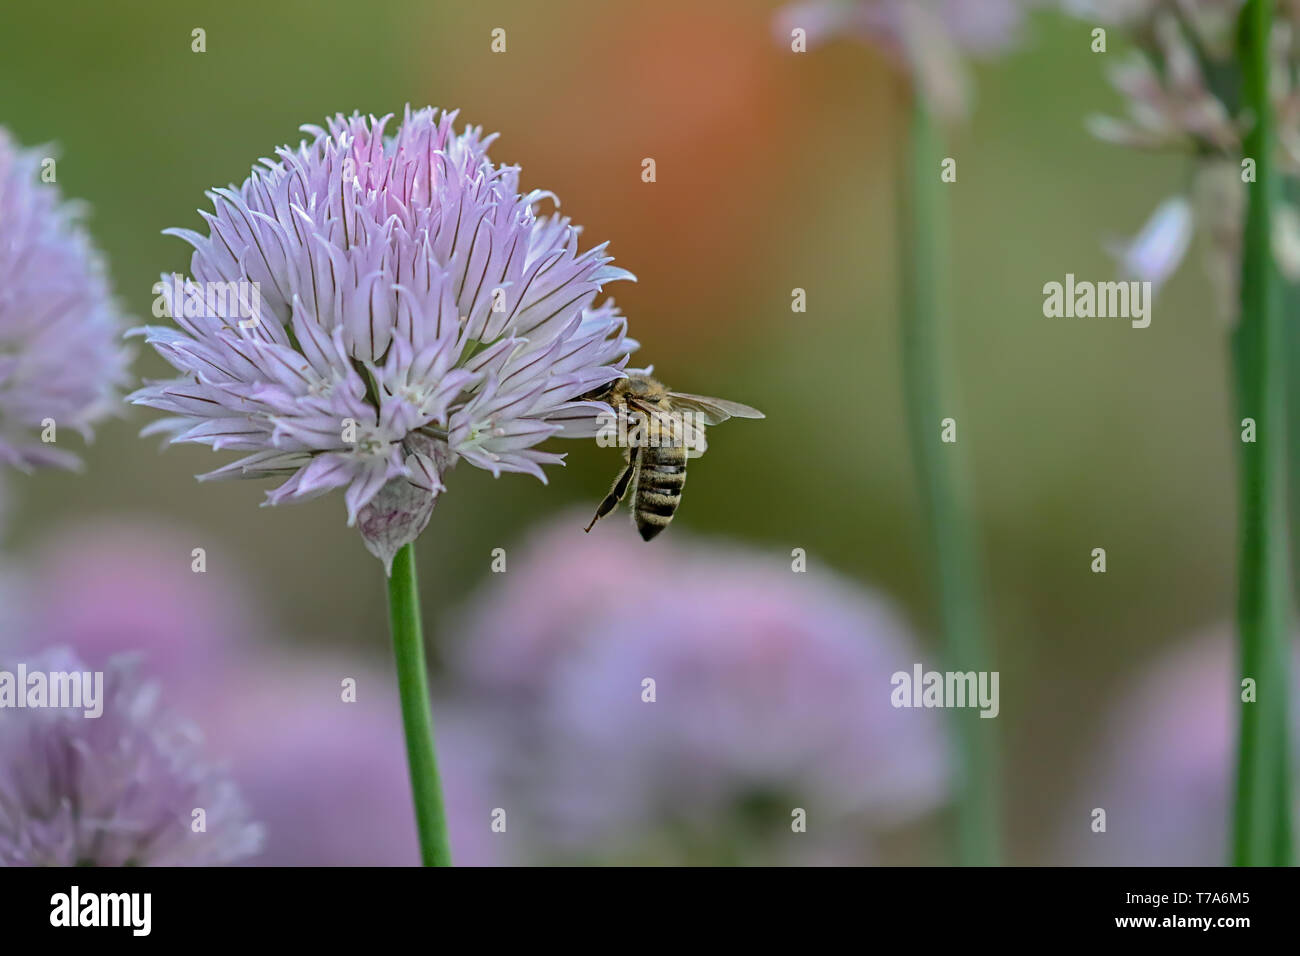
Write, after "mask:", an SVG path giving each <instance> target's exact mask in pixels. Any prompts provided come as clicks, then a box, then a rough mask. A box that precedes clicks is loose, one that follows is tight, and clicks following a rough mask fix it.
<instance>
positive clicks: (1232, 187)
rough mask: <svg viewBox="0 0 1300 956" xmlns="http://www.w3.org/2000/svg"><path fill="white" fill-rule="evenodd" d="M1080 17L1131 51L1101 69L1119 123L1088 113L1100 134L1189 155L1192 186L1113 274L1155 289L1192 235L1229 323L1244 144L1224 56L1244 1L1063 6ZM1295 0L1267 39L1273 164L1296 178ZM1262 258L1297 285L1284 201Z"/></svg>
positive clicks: (1071, 0) (1298, 252) (1299, 228)
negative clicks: (1121, 106) (1124, 41)
mask: <svg viewBox="0 0 1300 956" xmlns="http://www.w3.org/2000/svg"><path fill="white" fill-rule="evenodd" d="M1062 5H1063V7H1064V9H1065V10H1066V11H1067V12H1069V13H1071V14H1073V15H1075V16H1078V17H1080V18H1082V19H1084V20H1086V21H1088V22H1092V23H1098V24H1105V25H1112V26H1116V27H1119V28H1121V29H1122V30H1123V31H1124V32H1125V33H1126V34H1127V35H1128V36H1130V38H1131V39H1132V41H1133V43H1134V45H1135V46H1136V49H1135V50H1133V51H1132V52H1131V54H1130V55H1129V56H1128V57H1127V58H1125V59H1124V60H1122V61H1121V62H1120V63H1119V64H1117V65H1116V66H1115V67H1113V68H1112V70H1111V75H1110V79H1111V84H1112V85H1113V86H1114V87H1115V89H1116V90H1117V91H1118V92H1119V93H1120V94H1121V95H1122V96H1123V97H1124V98H1125V101H1126V103H1127V111H1128V115H1127V117H1126V118H1124V119H1119V118H1116V117H1111V116H1094V117H1091V118H1090V119H1089V120H1088V127H1089V129H1090V130H1091V131H1092V133H1093V134H1094V135H1095V136H1097V137H1098V138H1099V139H1103V140H1106V141H1108V142H1113V143H1117V144H1119V145H1122V146H1128V147H1132V148H1135V149H1153V150H1155V149H1159V150H1167V149H1174V150H1178V151H1182V152H1184V153H1186V154H1187V155H1188V156H1190V157H1192V161H1193V170H1192V178H1191V188H1190V189H1189V191H1188V193H1187V194H1185V195H1178V196H1174V197H1172V198H1171V199H1169V200H1166V201H1165V202H1164V203H1162V204H1161V206H1160V207H1159V208H1158V209H1157V210H1156V212H1155V213H1154V214H1153V215H1152V216H1151V218H1150V220H1149V221H1148V222H1147V224H1146V225H1145V226H1144V227H1143V228H1142V230H1141V232H1140V234H1139V235H1138V237H1137V238H1135V239H1134V240H1133V241H1132V243H1130V244H1127V245H1120V246H1119V247H1118V249H1117V252H1118V254H1119V258H1120V262H1121V264H1122V266H1123V268H1124V271H1125V272H1126V273H1127V274H1128V275H1129V276H1130V277H1132V278H1134V279H1139V280H1146V281H1150V282H1151V283H1152V284H1153V286H1155V287H1157V288H1158V287H1159V286H1160V285H1161V284H1162V283H1163V282H1164V281H1165V280H1166V279H1167V278H1168V277H1169V276H1170V275H1171V274H1172V273H1173V272H1174V271H1175V270H1176V269H1177V267H1178V265H1179V264H1180V263H1181V261H1182V258H1183V255H1184V253H1185V252H1186V251H1187V249H1188V247H1189V245H1190V243H1191V240H1192V237H1193V234H1194V233H1195V232H1197V231H1200V232H1201V233H1202V239H1203V245H1204V262H1205V269H1206V272H1207V274H1208V276H1209V278H1210V280H1211V284H1212V286H1213V289H1214V296H1215V304H1216V311H1217V313H1218V315H1219V316H1220V318H1221V319H1222V320H1223V321H1224V322H1226V323H1229V324H1231V323H1233V322H1235V321H1236V317H1237V313H1238V311H1239V308H1240V305H1239V302H1238V299H1239V285H1240V272H1241V255H1242V252H1241V224H1242V221H1243V219H1244V216H1245V205H1246V195H1245V193H1246V182H1247V180H1246V179H1244V178H1243V177H1244V176H1245V175H1246V174H1245V173H1244V172H1243V169H1242V166H1241V162H1242V159H1243V141H1244V138H1245V136H1246V134H1247V133H1248V132H1249V130H1250V128H1251V126H1252V125H1253V120H1252V118H1251V116H1250V115H1249V112H1248V111H1247V110H1245V109H1244V108H1243V107H1242V106H1241V105H1240V104H1239V90H1240V84H1241V77H1240V68H1239V64H1238V63H1237V61H1236V57H1235V51H1234V46H1233V44H1234V37H1235V31H1236V25H1237V19H1238V17H1239V15H1240V13H1241V10H1242V7H1243V0H1062ZM1297 28H1300V3H1283V4H1280V5H1279V13H1278V17H1277V19H1276V20H1275V22H1274V28H1273V44H1272V54H1271V55H1272V58H1273V63H1272V76H1271V94H1270V95H1271V99H1272V102H1273V106H1274V109H1275V112H1276V124H1277V125H1276V132H1277V137H1278V150H1279V155H1278V160H1279V163H1280V169H1281V170H1282V171H1283V173H1284V174H1286V175H1287V176H1289V177H1291V178H1292V179H1293V180H1294V179H1297V178H1300V79H1298V71H1300V48H1298V47H1297V43H1296V40H1295V32H1296V30H1297ZM1272 246H1273V255H1274V259H1275V260H1276V262H1277V265H1278V268H1279V269H1280V270H1281V272H1282V274H1283V275H1284V276H1286V277H1287V278H1288V279H1291V280H1292V281H1295V280H1300V212H1297V210H1296V208H1295V207H1294V206H1293V205H1291V204H1287V203H1282V204H1280V205H1279V206H1278V208H1277V213H1276V215H1275V216H1274V217H1273V239H1272Z"/></svg>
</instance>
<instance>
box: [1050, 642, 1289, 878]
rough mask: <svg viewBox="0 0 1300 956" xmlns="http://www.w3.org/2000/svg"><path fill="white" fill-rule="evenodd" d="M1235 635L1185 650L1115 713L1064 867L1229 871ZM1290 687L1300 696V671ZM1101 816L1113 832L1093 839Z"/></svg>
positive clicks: (1140, 681) (1084, 790) (1151, 673)
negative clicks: (1097, 813)
mask: <svg viewBox="0 0 1300 956" xmlns="http://www.w3.org/2000/svg"><path fill="white" fill-rule="evenodd" d="M1230 632H1231V628H1230V627H1226V626H1225V627H1221V628H1216V629H1214V630H1213V631H1211V632H1209V633H1204V634H1199V635H1195V634H1193V635H1187V636H1186V637H1184V638H1183V639H1181V640H1179V641H1177V642H1176V643H1175V645H1174V648H1175V649H1174V650H1173V651H1171V652H1170V653H1168V654H1167V655H1165V656H1164V657H1162V658H1160V659H1158V660H1157V661H1155V662H1153V663H1152V664H1151V665H1150V666H1149V667H1148V668H1147V669H1146V670H1145V672H1144V673H1142V674H1141V675H1139V677H1138V678H1137V679H1136V680H1134V681H1133V682H1132V683H1131V685H1130V686H1128V687H1127V688H1126V689H1124V690H1123V691H1122V692H1121V693H1120V695H1119V697H1118V699H1117V700H1116V701H1115V703H1114V705H1113V706H1111V707H1109V708H1108V711H1109V713H1110V718H1109V719H1108V720H1107V721H1106V724H1105V726H1104V727H1103V729H1102V731H1101V733H1100V734H1099V735H1098V740H1097V753H1096V754H1095V755H1094V756H1093V757H1092V758H1091V759H1090V760H1089V761H1088V763H1087V765H1086V766H1085V768H1084V769H1083V771H1082V772H1081V774H1080V780H1079V781H1078V782H1077V783H1076V784H1075V785H1074V786H1073V790H1074V791H1075V792H1076V793H1077V794H1078V800H1077V801H1076V802H1075V803H1074V804H1073V805H1072V806H1071V807H1070V811H1069V818H1068V820H1065V821H1062V826H1061V834H1060V839H1059V842H1058V847H1059V849H1058V852H1059V854H1060V862H1068V863H1076V864H1077V863H1083V864H1084V865H1099V866H1217V865H1219V864H1221V863H1222V861H1223V857H1224V848H1225V847H1226V846H1227V843H1228V832H1227V823H1228V820H1229V818H1230V808H1231V794H1232V780H1231V773H1230V769H1229V768H1230V767H1231V766H1232V753H1233V749H1234V748H1235V746H1236V734H1235V726H1234V725H1235V724H1236V723H1237V719H1238V718H1237V708H1238V706H1239V704H1238V702H1237V700H1238V695H1239V694H1240V685H1239V683H1238V679H1237V676H1236V666H1237V665H1236V661H1235V660H1234V659H1233V647H1232V640H1231V633H1230ZM1291 686H1292V687H1295V688H1300V669H1297V670H1294V671H1293V675H1292V681H1291ZM1292 719H1293V721H1295V720H1296V717H1295V715H1293V717H1292ZM1297 723H1298V724H1300V722H1297ZM1297 730H1300V726H1297ZM1293 739H1297V738H1293ZM1096 807H1103V808H1105V810H1106V832H1105V833H1095V832H1093V831H1092V827H1091V823H1092V811H1093V808H1096ZM1296 809H1297V810H1300V807H1297V808H1296Z"/></svg>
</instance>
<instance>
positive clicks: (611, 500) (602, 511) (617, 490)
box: [582, 446, 641, 532]
mask: <svg viewBox="0 0 1300 956" xmlns="http://www.w3.org/2000/svg"><path fill="white" fill-rule="evenodd" d="M640 457H641V449H640V447H639V446H638V447H634V448H632V449H631V454H630V455H629V456H628V463H627V467H626V468H625V469H623V474H621V475H619V476H618V481H616V482H614V487H613V488H611V489H610V490H609V494H607V495H606V496H605V500H604V501H602V502H601V503H600V507H599V508H597V509H596V514H595V516H594V517H593V518H592V519H591V523H590V524H589V525H587V527H585V528H583V529H582V530H583V531H584V532H590V531H591V529H592V528H594V527H595V526H596V522H597V521H599V520H600V519H601V518H603V517H605V515H607V514H609V513H610V512H611V511H613V510H614V509H615V508H616V507H617V506H618V503H619V502H620V501H622V500H623V496H624V495H626V494H627V486H628V484H629V483H630V482H631V481H632V475H634V474H635V473H636V466H637V462H638V460H639V459H640Z"/></svg>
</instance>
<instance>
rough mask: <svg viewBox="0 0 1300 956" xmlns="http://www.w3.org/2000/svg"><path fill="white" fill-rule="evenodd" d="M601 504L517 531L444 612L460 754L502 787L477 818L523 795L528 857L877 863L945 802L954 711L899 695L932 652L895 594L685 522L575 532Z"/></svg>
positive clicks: (453, 727) (490, 791)
mask: <svg viewBox="0 0 1300 956" xmlns="http://www.w3.org/2000/svg"><path fill="white" fill-rule="evenodd" d="M585 521H586V515H585V514H580V513H576V512H575V513H574V514H572V515H570V516H568V517H566V518H563V519H561V520H560V521H558V522H557V523H556V524H554V525H553V526H551V527H550V528H549V529H545V530H543V531H542V532H540V533H539V534H537V535H536V536H534V537H533V538H532V539H531V540H530V541H529V542H528V543H527V544H526V545H525V546H524V547H523V548H521V549H520V552H519V553H518V556H517V557H516V556H514V552H513V551H512V557H511V566H510V573H509V575H505V576H500V581H499V582H497V581H494V582H493V584H492V585H490V586H488V587H487V588H486V590H485V591H484V593H482V594H481V595H479V596H478V597H477V598H476V599H474V600H472V601H471V602H470V604H469V608H470V610H469V611H468V612H467V615H466V616H465V617H464V618H463V619H461V620H459V621H457V622H454V623H449V624H448V631H449V632H452V631H454V632H455V633H458V634H461V635H462V636H463V638H464V639H463V640H462V641H461V642H460V644H459V647H460V650H461V654H460V656H459V657H457V658H455V659H454V662H453V664H452V668H451V669H452V673H453V675H454V676H455V679H456V680H455V686H456V688H457V690H458V692H459V694H460V695H461V699H462V702H461V704H460V705H459V707H458V708H455V709H454V708H452V707H451V704H452V700H451V699H449V700H448V701H447V702H446V703H447V706H445V707H444V708H442V709H443V710H444V712H449V713H450V714H451V715H452V716H453V717H454V718H459V720H453V721H452V722H450V723H447V724H444V725H443V728H442V739H443V740H444V741H445V742H450V743H451V744H452V749H451V751H450V752H449V754H448V759H447V760H446V764H447V766H448V768H449V769H450V770H451V771H452V774H451V777H450V778H451V779H456V780H461V781H463V782H465V783H464V785H465V786H466V787H467V788H469V789H471V790H473V791H474V792H476V793H478V794H480V795H481V799H482V800H483V801H485V802H484V803H483V805H482V806H480V807H478V808H477V810H476V812H475V813H474V814H472V815H469V814H467V816H468V818H470V819H479V820H487V819H488V818H489V814H490V813H491V812H492V810H493V808H494V807H502V808H506V809H507V810H508V812H509V813H510V814H511V816H510V819H509V825H508V829H507V831H506V832H507V836H505V837H499V838H498V840H497V842H498V843H499V844H500V847H504V848H505V849H502V850H501V852H503V853H505V854H506V855H507V856H509V857H510V858H511V859H512V861H513V862H515V863H520V862H533V863H536V862H555V861H564V860H569V861H573V860H581V861H601V862H610V861H624V862H626V861H643V862H660V863H712V864H717V863H719V862H747V863H761V862H769V863H770V862H780V863H840V864H851V863H857V864H860V863H861V862H862V861H863V859H870V858H872V857H873V856H878V854H879V850H880V847H879V844H878V842H877V840H878V838H879V837H880V836H881V835H883V834H884V833H886V832H889V831H891V830H894V829H895V828H898V827H901V826H905V825H906V824H908V823H909V822H912V821H915V820H916V819H917V818H918V817H920V816H922V815H923V814H925V813H926V812H927V811H930V810H933V809H934V808H936V807H937V806H939V805H940V804H941V803H942V802H943V800H944V799H945V785H946V774H945V770H944V741H943V725H942V722H941V718H940V717H939V716H938V715H937V714H936V713H935V712H933V711H926V710H910V709H895V708H894V707H892V706H891V703H890V677H891V675H892V674H893V673H895V672H897V671H900V670H901V671H909V672H910V670H911V668H912V666H913V663H914V662H915V661H918V660H920V659H921V658H920V657H919V656H918V655H919V654H920V653H921V652H920V650H919V649H918V648H917V647H916V645H915V644H914V643H913V642H912V640H911V638H910V636H909V635H908V633H907V632H906V630H905V629H904V628H903V626H902V625H901V624H900V622H899V621H898V619H897V618H896V617H895V616H894V614H893V612H892V611H891V610H890V609H889V608H888V607H887V606H886V605H885V604H884V603H883V602H882V601H881V600H880V599H879V598H877V597H875V596H874V595H872V594H870V593H867V592H864V591H862V590H860V589H858V588H857V587H855V586H853V585H852V584H850V583H848V582H847V581H844V580H842V579H840V578H838V577H836V576H833V575H828V574H824V573H822V574H819V573H816V572H807V573H803V574H795V573H793V572H792V571H791V570H790V567H789V565H788V564H786V563H784V562H782V561H779V560H777V561H773V560H770V559H768V558H765V557H761V556H759V555H756V554H752V553H750V552H747V551H744V550H742V549H739V548H730V547H720V546H717V545H710V544H703V543H690V542H689V539H683V537H682V536H679V537H677V538H676V539H675V540H674V541H672V542H665V545H664V547H662V548H655V549H654V553H653V554H652V553H650V552H649V551H647V550H645V549H644V548H643V547H642V545H641V542H640V541H638V540H636V539H635V537H634V536H630V535H626V534H624V533H622V532H623V530H624V529H622V528H617V527H612V526H610V527H597V528H596V530H595V531H594V532H593V533H592V534H591V535H589V536H586V537H582V538H580V539H574V538H572V530H573V528H575V527H581V526H582V525H583V524H584V523H585ZM684 540H685V543H684ZM557 548H561V549H562V550H564V551H565V552H566V553H567V554H569V558H568V559H567V560H566V561H564V562H563V563H557V562H556V561H554V560H553V559H552V556H553V555H554V554H555V553H556V550H557ZM629 567H634V568H636V574H635V579H636V582H637V583H636V594H637V595H638V597H635V598H630V597H629V592H628V584H627V582H628V578H627V574H628V568H629ZM494 577H495V576H494ZM647 679H649V680H652V681H653V682H654V699H653V702H648V701H647V697H646V695H647V693H648V691H647V686H648V685H647V683H646V681H647ZM462 727H463V728H467V729H469V730H470V731H472V734H473V736H472V744H473V745H472V746H471V745H468V744H466V743H464V742H461V743H459V744H458V743H457V742H456V741H455V740H454V736H455V735H456V733H457V730H458V728H462ZM462 762H463V765H462ZM470 779H472V780H473V781H474V782H473V784H472V785H471V784H470V783H468V781H469V780H470ZM795 808H803V809H804V810H805V811H806V813H807V815H808V820H809V821H816V823H815V825H814V824H812V823H810V824H809V827H808V831H807V832H806V833H798V832H792V827H791V824H792V820H793V818H792V812H793V811H794V809H795ZM480 826H481V827H482V828H484V829H485V828H486V825H485V824H481V825H480ZM500 847H499V849H500Z"/></svg>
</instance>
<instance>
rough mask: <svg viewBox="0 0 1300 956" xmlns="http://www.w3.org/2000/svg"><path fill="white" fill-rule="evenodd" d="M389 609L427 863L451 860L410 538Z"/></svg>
mask: <svg viewBox="0 0 1300 956" xmlns="http://www.w3.org/2000/svg"><path fill="white" fill-rule="evenodd" d="M388 610H389V620H390V622H391V625H392V630H393V651H394V653H395V656H396V658H397V687H398V692H399V693H400V695H401V698H402V727H403V729H404V731H405V733H406V757H407V763H408V765H409V766H410V769H411V795H412V796H413V797H414V799H415V823H416V827H417V828H418V830H419V833H420V858H421V859H422V860H423V862H424V865H425V866H451V843H450V841H449V840H448V838H447V813H446V811H445V810H444V809H443V804H442V783H441V782H440V780H439V779H438V758H437V755H436V754H435V753H434V747H433V715H432V714H431V713H430V711H429V682H428V677H427V676H426V673H425V664H424V635H423V633H422V631H421V628H420V593H419V590H418V585H417V580H416V575H415V546H414V545H413V544H408V545H406V546H405V547H403V548H402V550H400V551H398V552H397V555H396V557H394V559H393V574H392V577H390V578H389V579H388Z"/></svg>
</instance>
